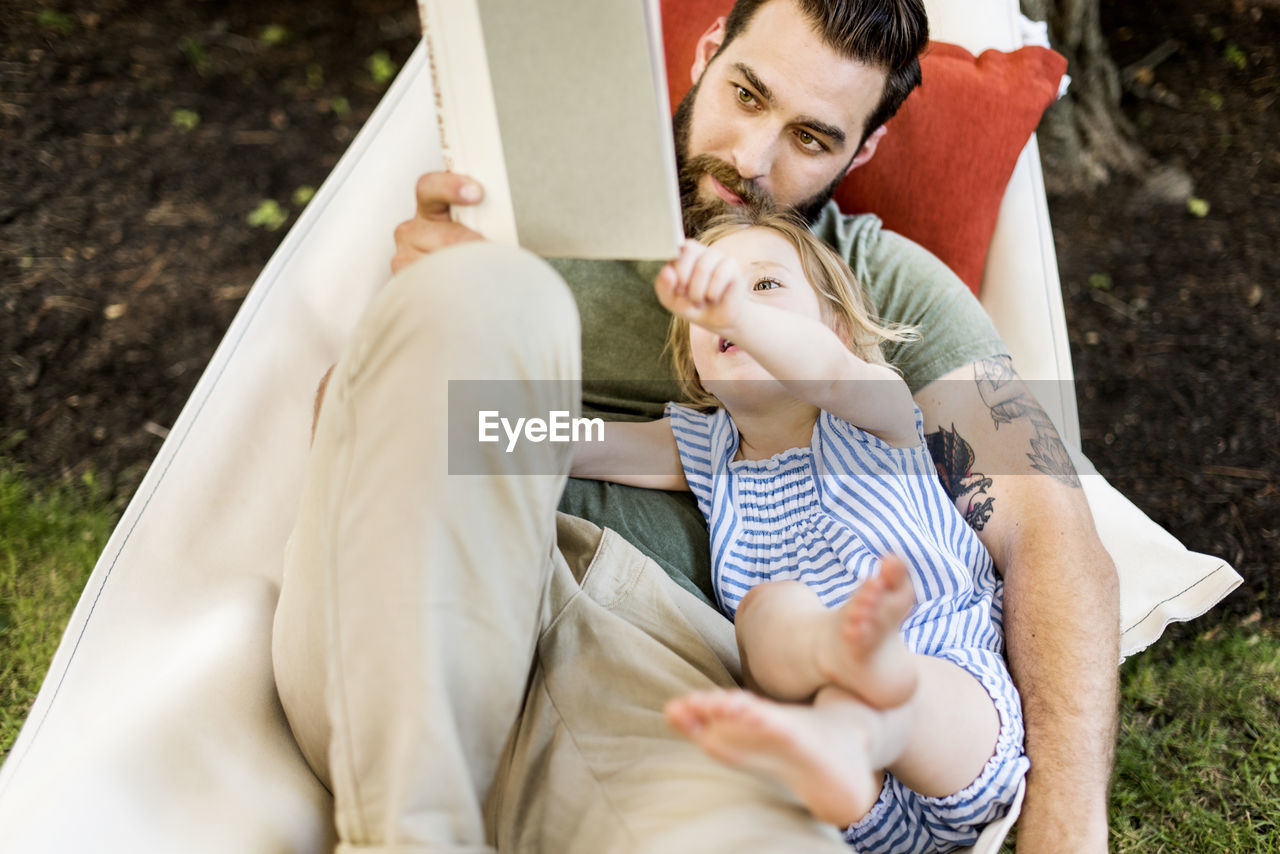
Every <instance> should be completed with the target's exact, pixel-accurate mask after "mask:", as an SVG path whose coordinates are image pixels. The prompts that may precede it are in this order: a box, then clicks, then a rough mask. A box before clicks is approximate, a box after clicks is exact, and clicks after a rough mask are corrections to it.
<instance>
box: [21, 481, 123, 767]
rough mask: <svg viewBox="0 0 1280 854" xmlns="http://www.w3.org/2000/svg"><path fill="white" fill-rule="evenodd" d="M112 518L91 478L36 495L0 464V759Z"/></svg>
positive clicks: (46, 663)
mask: <svg viewBox="0 0 1280 854" xmlns="http://www.w3.org/2000/svg"><path fill="white" fill-rule="evenodd" d="M117 515H118V514H117V512H116V511H115V510H114V509H113V508H112V507H111V506H110V505H109V504H108V503H107V502H106V501H105V500H104V499H103V498H102V497H101V495H99V492H98V489H97V487H96V483H95V481H94V480H93V478H92V476H86V477H85V478H84V479H82V480H81V482H79V483H76V484H68V485H62V486H58V487H54V488H50V489H43V490H35V489H33V488H32V486H31V485H30V484H29V483H28V482H27V481H26V480H25V479H24V478H23V477H22V476H21V474H20V473H19V472H18V471H17V470H16V469H15V468H14V467H13V466H12V464H9V463H6V462H5V461H4V460H3V459H0V759H3V758H4V757H5V756H7V755H8V752H9V748H10V747H12V746H13V741H14V739H15V738H17V736H18V728H19V727H20V726H21V725H22V720H23V718H25V717H26V714H27V710H28V709H29V708H30V707H31V701H32V700H34V699H35V695H36V691H37V689H39V687H40V681H41V680H42V679H43V678H44V674H45V671H46V670H47V669H48V667H49V660H50V659H51V658H53V653H54V651H55V650H56V649H57V648H58V641H59V640H60V639H61V637H62V629H63V627H64V626H66V624H67V620H68V619H70V618H71V610H72V609H73V608H74V607H75V604H76V600H77V599H79V598H80V590H81V589H82V588H83V587H84V583H85V581H86V580H87V579H88V578H89V572H90V570H92V569H93V564H94V561H96V560H97V559H98V554H99V553H100V552H101V551H102V549H103V547H104V546H106V544H107V537H108V536H109V535H110V534H111V529H112V527H113V526H114V525H115V520H116V517H117Z"/></svg>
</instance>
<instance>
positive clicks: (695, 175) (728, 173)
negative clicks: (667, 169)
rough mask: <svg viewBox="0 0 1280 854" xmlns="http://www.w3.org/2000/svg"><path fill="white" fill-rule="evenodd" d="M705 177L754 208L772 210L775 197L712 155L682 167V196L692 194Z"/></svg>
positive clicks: (704, 156)
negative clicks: (719, 184) (715, 181)
mask: <svg viewBox="0 0 1280 854" xmlns="http://www.w3.org/2000/svg"><path fill="white" fill-rule="evenodd" d="M703 175H710V176H711V177H712V178H715V179H716V180H717V181H719V182H720V183H721V184H723V185H724V187H725V188H726V189H728V190H729V191H731V192H733V193H735V194H737V195H738V197H739V198H741V199H742V200H743V201H744V202H746V203H747V204H748V205H750V206H752V207H759V208H772V207H773V196H771V195H769V193H768V192H766V191H765V190H762V189H761V188H760V187H758V186H757V185H756V183H755V182H754V181H750V180H747V179H745V178H743V177H742V176H741V175H739V174H738V170H737V169H734V168H733V167H732V166H730V165H729V164H728V163H726V162H725V161H723V160H721V159H720V158H718V157H716V156H715V155H712V154H696V155H694V156H693V157H691V158H689V160H688V161H687V162H685V163H684V164H683V165H682V168H681V170H680V189H681V192H682V194H684V193H685V192H686V190H687V191H688V192H692V191H693V190H694V189H695V188H696V187H697V184H698V180H699V179H700V178H701V177H702V176H703Z"/></svg>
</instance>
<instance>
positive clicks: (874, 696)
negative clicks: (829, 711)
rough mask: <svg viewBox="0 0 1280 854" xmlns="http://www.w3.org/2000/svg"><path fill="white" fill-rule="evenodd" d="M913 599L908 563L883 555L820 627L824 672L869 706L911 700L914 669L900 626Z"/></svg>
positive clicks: (913, 690)
mask: <svg viewBox="0 0 1280 854" xmlns="http://www.w3.org/2000/svg"><path fill="white" fill-rule="evenodd" d="M914 602H915V591H914V590H912V588H911V579H910V577H909V576H908V574H907V567H906V564H904V563H903V562H902V560H901V559H900V558H898V557H896V556H895V555H886V556H885V557H884V558H882V559H881V561H880V571H879V572H878V573H876V574H875V575H873V576H871V578H868V579H867V580H866V582H864V583H863V584H862V586H861V587H859V588H858V589H857V590H855V591H853V595H852V596H850V597H849V600H848V601H847V602H845V603H844V604H843V605H841V606H840V607H839V608H836V609H833V610H832V611H831V614H830V630H829V631H828V630H827V629H825V628H824V629H821V630H820V631H821V632H822V633H823V635H825V637H824V636H823V635H820V636H819V640H818V643H819V646H818V664H819V667H820V668H821V670H822V673H823V676H824V677H826V678H827V679H829V680H831V682H832V684H834V685H838V686H840V687H841V688H844V689H845V690H846V691H850V692H852V693H853V694H854V695H856V696H857V697H858V698H860V699H861V700H862V701H863V702H865V703H866V704H867V705H869V706H871V707H872V708H876V709H889V708H893V707H894V706H900V705H902V704H903V703H905V702H906V701H907V700H909V699H911V695H912V694H914V693H915V690H916V681H917V678H918V674H917V672H916V667H915V664H914V662H913V660H912V656H911V652H910V650H908V649H907V647H906V644H904V643H903V641H902V633H901V626H902V621H903V619H905V618H906V616H907V613H908V612H909V611H910V610H911V606H912V604H913V603H914Z"/></svg>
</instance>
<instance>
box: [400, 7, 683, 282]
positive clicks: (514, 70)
mask: <svg viewBox="0 0 1280 854" xmlns="http://www.w3.org/2000/svg"><path fill="white" fill-rule="evenodd" d="M418 11H419V16H420V18H421V22H422V30H423V37H424V38H425V40H426V46H427V52H428V65H429V66H430V70H431V75H432V83H433V88H434V93H435V108H436V117H437V123H438V126H439V131H440V143H441V149H442V152H443V155H444V163H445V168H446V169H448V170H449V171H452V172H458V173H461V174H465V175H469V176H471V177H473V178H475V179H476V180H477V181H479V182H480V184H481V185H482V186H483V187H484V189H485V199H484V201H483V202H481V203H480V204H479V205H475V206H460V205H455V206H454V208H453V218H454V219H455V220H456V221H458V222H460V223H462V224H464V225H466V226H468V227H469V228H472V229H474V230H475V231H478V232H479V233H481V234H483V235H484V236H485V237H487V238H489V239H490V240H497V241H502V242H507V243H517V244H519V245H521V246H524V247H525V248H527V249H529V250H531V251H533V252H535V253H537V254H539V255H542V256H544V257H572V258H630V259H649V260H653V259H669V258H673V257H675V255H676V254H677V252H678V248H679V244H680V241H681V240H682V239H683V237H684V232H683V226H682V221H681V216H680V198H679V189H678V186H677V181H676V165H675V149H674V144H673V142H672V134H671V107H670V104H669V102H668V99H667V82H666V67H665V64H664V58H663V50H662V28H661V22H660V19H659V8H658V0H589V2H583V0H419V3H418Z"/></svg>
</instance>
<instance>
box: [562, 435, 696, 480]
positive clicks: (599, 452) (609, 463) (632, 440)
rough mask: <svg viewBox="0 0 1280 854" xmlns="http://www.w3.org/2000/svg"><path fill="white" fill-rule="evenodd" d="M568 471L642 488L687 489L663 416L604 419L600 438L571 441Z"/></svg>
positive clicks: (678, 454) (673, 443)
mask: <svg viewBox="0 0 1280 854" xmlns="http://www.w3.org/2000/svg"><path fill="white" fill-rule="evenodd" d="M569 474H570V475H571V476H573V477H585V478H590V479H591V480H608V481H612V482H613V483H624V484H626V485H628V486H641V487H644V488H645V489H672V490H683V491H686V492H687V491H688V490H689V484H688V482H687V481H686V480H685V479H684V466H682V465H681V464H680V452H679V451H678V450H677V449H676V440H675V436H673V435H672V434H671V421H670V419H667V418H663V419H661V420H658V421H640V422H630V421H609V422H606V423H605V425H604V430H603V436H602V437H592V438H591V440H587V439H582V440H579V441H578V442H577V443H575V445H574V449H573V463H572V465H571V466H570V468H569Z"/></svg>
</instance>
